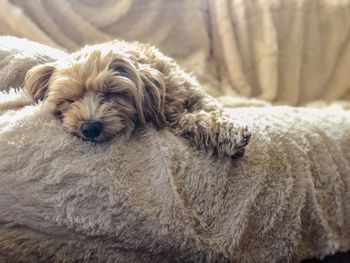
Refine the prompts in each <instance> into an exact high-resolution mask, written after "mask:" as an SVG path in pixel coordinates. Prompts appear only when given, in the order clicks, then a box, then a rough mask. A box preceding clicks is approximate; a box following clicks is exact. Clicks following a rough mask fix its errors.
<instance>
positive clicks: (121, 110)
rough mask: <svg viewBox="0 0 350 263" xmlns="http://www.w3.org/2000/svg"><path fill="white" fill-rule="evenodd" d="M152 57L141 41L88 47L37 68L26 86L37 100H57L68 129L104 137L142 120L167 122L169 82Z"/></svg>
mask: <svg viewBox="0 0 350 263" xmlns="http://www.w3.org/2000/svg"><path fill="white" fill-rule="evenodd" d="M152 59H153V60H154V59H155V58H154V55H152V48H149V47H147V46H144V45H141V44H137V43H134V44H128V43H124V42H110V43H106V44H100V45H94V46H87V47H85V48H83V49H82V50H80V51H78V52H75V53H73V54H71V55H69V56H68V57H67V58H65V59H62V61H59V62H55V63H52V64H44V65H38V66H35V67H34V68H32V69H31V70H30V71H28V73H27V75H26V78H25V83H24V88H25V90H26V91H27V92H28V93H29V94H31V95H32V96H33V98H34V99H35V100H49V101H50V102H52V103H54V105H55V106H56V107H55V109H56V112H55V114H56V116H57V117H58V118H59V119H60V120H61V121H62V123H63V125H64V127H65V128H67V130H68V131H69V132H71V133H73V134H76V135H78V136H79V137H81V138H83V139H87V140H92V141H97V142H100V141H105V140H107V139H109V138H111V137H112V136H113V135H115V134H117V133H127V134H130V132H131V131H132V130H133V129H134V127H135V125H137V124H141V125H142V124H145V123H146V122H152V123H153V124H155V125H156V126H158V127H159V126H163V125H164V124H165V116H164V82H163V78H162V74H161V72H160V71H159V70H158V69H156V67H155V66H154V65H155V64H153V63H150V62H152Z"/></svg>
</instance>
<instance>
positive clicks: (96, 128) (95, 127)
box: [80, 121, 103, 139]
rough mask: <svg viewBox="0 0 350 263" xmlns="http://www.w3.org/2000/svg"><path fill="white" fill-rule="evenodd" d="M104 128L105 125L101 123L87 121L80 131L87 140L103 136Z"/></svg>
mask: <svg viewBox="0 0 350 263" xmlns="http://www.w3.org/2000/svg"><path fill="white" fill-rule="evenodd" d="M102 128H103V124H102V123H101V122H99V121H87V122H84V123H83V124H82V125H81V127H80V130H81V133H82V134H83V135H84V136H85V137H86V138H87V139H94V138H96V137H98V136H99V135H100V134H101V132H102Z"/></svg>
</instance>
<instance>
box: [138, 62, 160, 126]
mask: <svg viewBox="0 0 350 263" xmlns="http://www.w3.org/2000/svg"><path fill="white" fill-rule="evenodd" d="M140 76H141V80H142V85H143V94H142V99H141V102H140V103H142V105H140V107H136V108H139V109H141V111H142V112H138V115H139V119H141V120H144V122H151V123H153V124H155V125H156V126H157V127H159V128H160V127H163V126H164V125H165V124H166V118H165V109H164V106H165V85H164V81H163V78H162V74H161V73H160V72H159V71H158V70H156V69H151V68H148V69H147V70H145V71H143V72H141V74H140Z"/></svg>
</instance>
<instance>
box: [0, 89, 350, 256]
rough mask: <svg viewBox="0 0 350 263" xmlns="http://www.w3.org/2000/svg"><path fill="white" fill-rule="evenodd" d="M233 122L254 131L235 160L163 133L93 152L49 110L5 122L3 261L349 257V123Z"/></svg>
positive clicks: (10, 115) (323, 116)
mask: <svg viewBox="0 0 350 263" xmlns="http://www.w3.org/2000/svg"><path fill="white" fill-rule="evenodd" d="M13 96H15V95H14V94H12V95H6V96H3V100H5V101H6V100H7V99H8V100H11V99H12V100H13V99H14V98H15V97H16V96H15V97H13ZM5 97H7V99H6V98H5ZM10 97H12V98H10ZM22 98H23V97H22V96H19V99H20V100H21V99H22ZM0 107H1V106H0ZM230 112H231V114H232V118H236V119H237V121H241V122H244V123H246V124H247V125H248V126H249V127H250V128H251V130H252V131H253V137H252V141H251V143H250V145H249V147H248V148H247V152H246V155H245V157H244V158H243V159H241V160H236V161H232V160H231V159H215V158H213V157H210V156H208V155H206V154H205V153H201V152H196V151H195V150H193V149H192V148H191V147H190V146H188V145H187V144H186V142H184V141H183V140H182V139H181V138H178V137H175V136H174V135H173V134H171V133H169V132H168V131H167V130H163V131H161V132H155V131H154V130H152V129H149V130H146V131H143V132H141V133H139V134H135V136H134V137H133V138H132V139H131V140H130V141H127V140H126V139H125V138H115V139H114V140H113V141H110V142H108V143H104V144H92V143H87V142H83V141H81V140H80V139H78V138H75V137H72V136H71V135H69V134H67V133H65V132H64V131H63V130H62V127H61V125H60V123H59V122H58V121H56V120H54V119H53V118H52V116H51V113H50V107H49V106H48V105H45V104H44V105H37V106H27V107H25V108H23V109H20V110H10V111H3V113H2V115H1V116H0V259H1V258H2V260H3V261H2V262H76V261H78V262H168V261H169V262H173V261H174V260H175V261H176V260H177V261H180V262H189V261H194V262H298V261H299V260H301V259H304V258H307V257H323V256H326V255H328V254H332V253H335V252H336V251H346V250H349V249H350V230H349V229H350V191H349V187H350V166H349V164H350V154H349V147H350V138H349V130H350V113H348V112H346V111H342V110H334V111H333V110H332V111H331V110H330V111H327V110H311V109H293V108H288V107H267V108H249V109H248V108H241V109H235V110H231V111H230Z"/></svg>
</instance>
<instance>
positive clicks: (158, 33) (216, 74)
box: [0, 0, 350, 105]
mask: <svg viewBox="0 0 350 263" xmlns="http://www.w3.org/2000/svg"><path fill="white" fill-rule="evenodd" d="M349 12H350V0H294V1H293V0H256V1H253V0H230V1H227V0H191V1H173V0H153V1H152V2H150V1H144V0H119V1H115V0H104V1H98V2H96V1H92V0H85V1H82V0H51V1H46V0H37V1H21V0H1V9H0V33H1V34H11V35H16V36H20V37H26V38H28V39H32V40H35V41H38V42H41V43H44V44H48V45H50V46H53V47H63V48H66V49H68V50H76V49H78V48H79V47H81V46H82V45H84V44H86V43H92V42H103V41H106V40H111V39H114V38H122V39H126V40H138V41H141V42H149V43H152V44H155V45H156V46H158V47H159V48H160V49H161V50H162V51H163V52H165V53H166V54H168V55H169V56H171V57H174V58H175V59H176V60H177V61H178V62H180V63H181V65H183V66H184V67H185V68H187V69H188V70H189V71H193V72H194V73H195V74H196V75H197V76H198V77H199V79H200V81H201V83H203V84H204V87H205V88H206V90H207V91H208V92H210V93H211V94H212V95H215V96H223V95H233V94H234V95H241V96H249V97H255V98H260V99H264V100H268V101H272V102H276V103H287V104H289V105H301V104H305V103H307V102H310V101H314V100H327V101H331V100H340V99H349V98H350V89H349V76H348V75H349V74H348V72H349V68H350V48H349V45H350V41H349V37H348V35H349V32H350V21H349V19H350V16H349Z"/></svg>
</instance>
